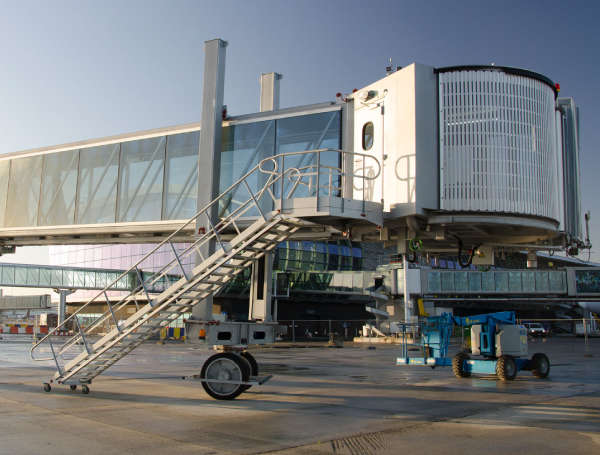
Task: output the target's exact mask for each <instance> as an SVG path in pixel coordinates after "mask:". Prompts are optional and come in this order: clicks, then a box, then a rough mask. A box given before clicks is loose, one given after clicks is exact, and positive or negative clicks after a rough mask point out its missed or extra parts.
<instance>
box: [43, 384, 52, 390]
mask: <svg viewBox="0 0 600 455" xmlns="http://www.w3.org/2000/svg"><path fill="white" fill-rule="evenodd" d="M51 390H52V386H50V384H44V392H50V391H51Z"/></svg>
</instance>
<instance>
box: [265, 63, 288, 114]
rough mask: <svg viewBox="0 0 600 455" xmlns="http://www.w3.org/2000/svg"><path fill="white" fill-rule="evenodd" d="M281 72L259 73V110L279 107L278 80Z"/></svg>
mask: <svg viewBox="0 0 600 455" xmlns="http://www.w3.org/2000/svg"><path fill="white" fill-rule="evenodd" d="M281 79H283V76H282V75H281V74H277V73H267V74H261V75H260V112H266V111H274V110H276V109H279V81H280V80H281Z"/></svg>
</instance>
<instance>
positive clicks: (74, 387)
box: [69, 384, 77, 390]
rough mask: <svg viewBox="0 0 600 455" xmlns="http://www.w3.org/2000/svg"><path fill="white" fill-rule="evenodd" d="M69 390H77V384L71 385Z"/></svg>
mask: <svg viewBox="0 0 600 455" xmlns="http://www.w3.org/2000/svg"><path fill="white" fill-rule="evenodd" d="M69 388H70V389H71V390H77V386H76V385H75V384H71V385H70V386H69Z"/></svg>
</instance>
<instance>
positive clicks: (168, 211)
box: [163, 131, 200, 220]
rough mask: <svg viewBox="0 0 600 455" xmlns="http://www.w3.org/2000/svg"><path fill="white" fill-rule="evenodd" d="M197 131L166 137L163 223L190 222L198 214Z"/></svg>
mask: <svg viewBox="0 0 600 455" xmlns="http://www.w3.org/2000/svg"><path fill="white" fill-rule="evenodd" d="M199 148H200V131H191V132H189V133H182V134H174V135H171V136H167V160H166V163H165V166H166V167H165V194H164V200H163V204H164V205H163V220H189V219H190V218H192V217H193V216H194V215H196V213H197V207H196V201H197V198H198V153H199Z"/></svg>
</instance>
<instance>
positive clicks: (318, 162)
mask: <svg viewBox="0 0 600 455" xmlns="http://www.w3.org/2000/svg"><path fill="white" fill-rule="evenodd" d="M320 188H321V151H320V150H319V151H318V152H317V191H316V193H315V197H316V198H317V199H316V201H315V202H316V208H317V212H318V211H319V189H320Z"/></svg>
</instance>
